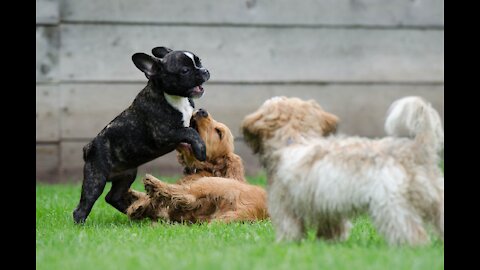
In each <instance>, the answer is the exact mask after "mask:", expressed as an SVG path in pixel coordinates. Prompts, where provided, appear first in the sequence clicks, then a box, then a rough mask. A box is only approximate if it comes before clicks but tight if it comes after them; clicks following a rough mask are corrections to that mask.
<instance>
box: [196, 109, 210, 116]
mask: <svg viewBox="0 0 480 270" xmlns="http://www.w3.org/2000/svg"><path fill="white" fill-rule="evenodd" d="M197 115H199V116H201V117H208V112H207V111H205V110H204V109H199V110H198V112H197Z"/></svg>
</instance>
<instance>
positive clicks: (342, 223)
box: [317, 218, 352, 241]
mask: <svg viewBox="0 0 480 270" xmlns="http://www.w3.org/2000/svg"><path fill="white" fill-rule="evenodd" d="M351 228H352V223H351V222H350V221H349V220H345V219H335V218H330V219H328V218H327V219H323V220H322V221H321V223H320V224H319V225H318V229H317V238H323V239H326V240H333V241H338V240H340V241H343V240H347V239H348V236H349V233H350V229H351Z"/></svg>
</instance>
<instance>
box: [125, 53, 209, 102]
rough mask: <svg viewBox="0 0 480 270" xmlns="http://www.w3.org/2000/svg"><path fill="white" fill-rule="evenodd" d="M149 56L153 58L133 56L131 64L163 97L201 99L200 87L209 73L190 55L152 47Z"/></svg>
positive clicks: (139, 54)
mask: <svg viewBox="0 0 480 270" xmlns="http://www.w3.org/2000/svg"><path fill="white" fill-rule="evenodd" d="M152 53H153V55H154V56H155V57H151V56H149V55H147V54H144V53H136V54H134V55H133V56H132V60H133V63H134V64H135V66H136V67H137V68H138V69H140V70H141V71H142V72H144V73H145V75H146V76H147V78H149V79H151V80H153V81H154V82H155V83H156V85H158V86H160V87H161V88H162V90H163V91H165V93H167V94H169V95H175V96H182V97H189V98H199V97H201V96H202V95H203V92H204V90H203V87H202V84H203V83H204V82H206V81H207V80H208V79H209V78H210V73H209V72H208V70H207V69H206V68H204V67H203V66H202V63H201V62H200V58H198V56H196V55H195V54H193V53H192V52H188V51H172V50H171V49H168V48H165V47H156V48H154V49H153V50H152Z"/></svg>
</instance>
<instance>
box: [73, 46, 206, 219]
mask: <svg viewBox="0 0 480 270" xmlns="http://www.w3.org/2000/svg"><path fill="white" fill-rule="evenodd" d="M152 54H153V55H154V56H155V57H152V56H149V55H147V54H144V53H136V54H134V55H133V56H132V60H133V63H134V64H135V66H136V67H137V68H138V69H140V70H141V71H142V72H144V73H145V75H146V77H147V78H148V84H147V86H146V87H145V88H144V89H143V90H142V91H140V93H139V94H138V95H137V97H136V98H135V100H134V101H133V103H132V104H131V105H130V107H128V108H127V109H126V110H124V111H123V112H122V113H120V114H119V115H118V116H117V117H115V119H113V120H112V121H111V122H110V123H109V124H108V125H107V126H106V127H105V128H104V129H103V130H102V131H100V133H99V134H98V135H97V136H96V137H95V138H94V139H93V140H92V141H91V142H89V143H88V144H87V145H86V146H85V147H84V148H83V159H84V161H85V166H84V171H83V174H84V178H83V184H82V193H81V198H80V202H79V204H78V206H77V208H76V209H75V210H74V212H73V219H74V221H75V223H83V222H85V219H86V218H87V216H88V214H90V211H91V210H92V207H93V205H94V203H95V201H96V200H97V199H98V197H99V196H100V195H101V194H102V192H103V189H104V188H105V184H106V182H107V181H111V182H112V188H111V190H110V191H109V192H108V194H107V196H106V198H105V200H106V201H107V202H108V203H109V204H111V205H112V206H113V207H115V208H116V209H118V210H119V211H121V212H123V213H125V211H126V209H127V207H128V205H129V204H130V203H131V202H129V201H128V198H126V196H125V195H126V194H127V191H128V189H129V188H130V186H131V184H132V183H133V181H135V177H136V175H137V167H138V166H139V165H141V164H143V163H146V162H148V161H151V160H153V159H155V158H157V157H159V156H162V155H165V154H167V153H169V152H171V151H173V150H175V148H176V147H177V146H178V145H179V144H180V143H188V144H190V145H191V147H192V150H193V153H194V155H195V157H196V158H197V159H198V160H200V161H204V160H205V159H206V152H205V143H204V142H203V140H202V139H201V138H200V136H199V134H198V132H197V131H196V130H195V129H193V128H191V127H189V125H190V118H191V116H192V112H193V108H194V103H193V101H192V98H199V97H201V96H202V95H203V92H204V90H203V87H202V84H203V83H204V82H206V81H207V80H208V79H209V78H210V73H209V72H208V70H207V69H206V68H204V67H202V64H201V63H200V59H199V58H198V57H197V56H196V55H195V54H193V53H191V52H188V51H172V50H171V49H168V48H165V47H156V48H154V49H153V50H152Z"/></svg>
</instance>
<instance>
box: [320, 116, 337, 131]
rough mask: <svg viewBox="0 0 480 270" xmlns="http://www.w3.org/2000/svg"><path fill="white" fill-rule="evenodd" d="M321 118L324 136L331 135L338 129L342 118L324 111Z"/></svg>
mask: <svg viewBox="0 0 480 270" xmlns="http://www.w3.org/2000/svg"><path fill="white" fill-rule="evenodd" d="M320 119H321V121H320V126H321V127H322V132H323V134H322V135H323V136H327V135H330V134H332V133H335V132H336V131H337V126H338V122H339V121H340V119H339V118H338V117H337V116H336V115H334V114H331V113H328V112H325V111H323V112H322V113H321V118H320Z"/></svg>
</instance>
